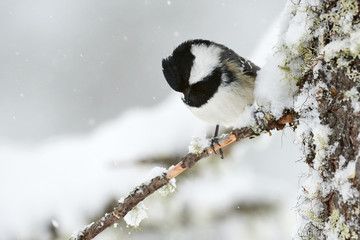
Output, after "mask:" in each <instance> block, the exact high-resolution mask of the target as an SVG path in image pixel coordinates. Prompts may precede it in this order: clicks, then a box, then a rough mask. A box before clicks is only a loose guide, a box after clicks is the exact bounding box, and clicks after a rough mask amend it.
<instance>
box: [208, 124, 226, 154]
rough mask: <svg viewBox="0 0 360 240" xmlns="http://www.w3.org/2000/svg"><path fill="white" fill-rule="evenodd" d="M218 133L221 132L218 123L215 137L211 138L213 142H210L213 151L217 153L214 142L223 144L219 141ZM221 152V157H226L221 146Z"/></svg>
mask: <svg viewBox="0 0 360 240" xmlns="http://www.w3.org/2000/svg"><path fill="white" fill-rule="evenodd" d="M218 133H219V124H218V125H216V127H215V133H214V137H213V138H212V139H211V143H210V147H211V149H212V150H213V152H214V153H215V154H217V152H216V151H215V147H214V144H217V145H219V146H221V145H220V143H219V139H218V137H217V136H218ZM219 153H220V157H221V159H224V153H223V151H222V149H221V148H220V149H219Z"/></svg>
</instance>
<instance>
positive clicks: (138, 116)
mask: <svg viewBox="0 0 360 240" xmlns="http://www.w3.org/2000/svg"><path fill="white" fill-rule="evenodd" d="M284 6H285V0H281V1H280V0H278V1H266V0H256V1H255V0H254V1H205V0H203V1H150V0H149V1H146V0H144V1H112V0H109V1H95V0H90V1H89V0H88V1H76V2H74V1H69V0H63V1H44V0H43V1H41V0H35V1H31V2H29V1H20V0H12V1H10V0H8V1H1V2H0V13H1V14H0V18H1V21H0V27H1V30H2V37H1V39H0V43H1V45H0V46H1V47H0V51H1V54H0V66H1V68H0V99H1V101H0V191H1V201H0V203H1V204H0V213H1V214H0V236H1V237H0V239H67V238H68V237H69V236H70V235H71V234H72V233H73V232H74V231H76V230H79V229H80V228H81V227H82V226H83V225H85V224H87V223H89V222H90V221H92V220H94V219H96V218H98V217H99V216H101V215H102V214H103V213H104V211H107V210H109V209H106V208H107V207H111V206H112V205H111V204H112V203H113V202H114V201H116V200H117V199H119V198H120V197H123V196H126V195H127V193H128V192H129V191H130V190H131V189H132V188H133V187H134V186H136V185H137V184H139V183H141V182H142V181H143V180H144V179H145V178H146V175H147V173H148V172H149V171H150V169H152V168H153V167H154V166H164V167H168V166H169V165H171V164H174V162H176V161H177V160H178V158H179V157H180V156H181V155H183V154H185V153H186V152H187V147H188V144H189V142H190V141H191V138H192V136H194V135H195V136H202V135H204V134H212V132H213V126H208V125H206V124H205V123H203V122H201V121H200V120H198V119H196V118H195V117H194V116H192V114H191V113H190V112H189V111H188V110H187V109H186V107H185V106H184V105H183V104H182V103H181V100H180V99H178V98H177V96H176V95H175V94H173V93H172V90H171V89H170V87H169V86H167V84H166V81H165V80H164V78H163V76H162V72H161V59H162V58H163V57H166V56H167V55H168V54H170V53H171V52H172V50H173V49H174V47H176V46H177V45H178V44H179V43H181V42H182V41H184V40H187V39H193V38H204V39H210V40H213V41H216V42H219V43H222V44H224V45H227V46H229V47H230V48H232V49H234V50H235V51H236V52H238V53H239V54H240V55H242V56H244V57H247V58H249V59H251V60H253V61H254V62H255V63H257V64H258V65H259V66H262V65H263V64H264V63H265V61H266V58H267V57H266V56H267V55H268V54H269V53H270V52H271V51H272V46H273V45H274V44H275V42H276V37H277V27H276V26H277V25H276V19H277V18H278V16H279V15H280V12H281V11H282V9H283V8H284ZM298 148H299V145H296V144H294V136H293V134H292V133H291V131H288V130H286V131H283V132H280V133H276V134H274V135H273V136H272V137H269V136H263V137H261V138H259V139H257V140H251V141H246V142H244V143H238V144H235V146H234V147H231V148H230V149H228V150H226V152H225V159H224V160H220V159H219V158H218V157H217V156H215V157H212V158H209V159H206V160H203V161H202V162H200V163H199V164H198V165H197V166H195V167H194V168H193V169H191V170H190V171H189V172H188V173H185V174H184V175H185V176H184V177H183V176H181V177H179V178H178V179H177V185H178V189H177V191H176V192H175V193H174V194H173V195H171V196H170V197H168V198H162V197H160V196H158V194H155V195H154V196H151V197H150V198H149V199H147V200H145V205H146V206H147V207H148V208H149V212H148V215H149V219H146V220H144V221H143V222H142V224H141V226H140V229H136V230H135V229H131V228H126V224H124V223H123V221H120V223H119V226H118V227H117V228H114V229H113V230H108V231H106V232H105V233H103V234H101V235H100V236H99V237H98V238H97V239H220V238H224V239H239V238H241V239H274V240H279V239H280V240H281V239H289V238H290V236H291V234H292V229H293V226H294V224H295V212H294V207H295V205H296V196H297V191H298V189H300V187H299V178H300V175H301V173H302V171H301V168H302V167H303V164H302V163H299V162H297V161H298V160H299V159H300V154H299V149H298Z"/></svg>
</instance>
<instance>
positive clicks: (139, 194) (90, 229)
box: [71, 113, 294, 240]
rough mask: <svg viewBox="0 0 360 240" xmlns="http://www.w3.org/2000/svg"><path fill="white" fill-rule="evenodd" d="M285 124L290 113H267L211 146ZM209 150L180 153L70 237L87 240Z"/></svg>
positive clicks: (224, 144) (206, 154)
mask: <svg viewBox="0 0 360 240" xmlns="http://www.w3.org/2000/svg"><path fill="white" fill-rule="evenodd" d="M287 123H294V115H293V113H287V114H284V116H283V117H282V118H280V119H277V120H274V119H272V118H270V117H269V116H267V117H266V119H265V120H264V121H263V124H262V125H261V126H257V128H256V129H255V128H254V127H243V128H240V129H235V130H233V132H232V133H231V134H230V135H229V136H228V137H227V138H226V139H224V140H223V141H221V142H220V145H215V146H214V148H215V151H216V150H218V149H220V148H223V147H225V146H227V145H229V144H231V143H233V142H235V141H239V140H241V139H246V138H251V137H254V136H257V135H260V133H262V132H268V131H270V130H274V129H277V130H280V129H283V128H284V127H285V125H286V124H287ZM212 152H213V150H212V149H211V148H210V147H208V148H205V149H204V150H203V151H202V152H201V153H200V154H195V153H188V154H187V155H186V156H184V157H183V158H182V159H181V161H180V162H179V163H178V164H177V165H175V166H173V167H170V168H169V169H168V171H167V172H166V173H164V175H163V176H157V177H155V178H153V179H151V181H150V182H149V183H148V184H142V185H140V186H138V187H136V188H135V189H134V190H133V191H132V192H131V193H130V194H129V195H128V196H127V197H126V198H125V199H124V200H123V201H122V202H119V203H118V204H117V205H116V206H115V207H114V210H113V211H112V212H111V213H106V214H105V215H104V216H103V217H102V218H101V219H99V220H97V221H96V222H92V223H91V224H89V225H87V226H85V227H84V228H83V229H82V230H81V231H80V232H79V233H77V235H76V236H73V237H71V239H73V240H90V239H93V238H94V237H95V236H97V235H98V234H99V233H101V232H102V231H104V230H105V229H106V228H108V227H109V226H111V225H113V224H114V223H116V222H117V221H118V220H119V219H120V218H123V217H124V216H125V215H126V214H127V213H128V212H129V211H131V210H132V209H133V208H134V207H135V206H136V205H137V204H138V203H139V202H141V201H142V200H144V199H145V198H146V197H148V196H149V195H150V194H152V193H153V192H155V191H156V190H158V189H159V188H161V187H163V186H164V185H166V184H167V183H168V182H169V180H170V179H172V178H174V177H176V176H178V175H179V174H181V173H182V172H183V171H185V170H186V169H188V168H191V167H192V166H193V165H194V164H195V163H196V162H198V161H199V160H201V159H203V158H205V157H207V156H209V154H211V153H212Z"/></svg>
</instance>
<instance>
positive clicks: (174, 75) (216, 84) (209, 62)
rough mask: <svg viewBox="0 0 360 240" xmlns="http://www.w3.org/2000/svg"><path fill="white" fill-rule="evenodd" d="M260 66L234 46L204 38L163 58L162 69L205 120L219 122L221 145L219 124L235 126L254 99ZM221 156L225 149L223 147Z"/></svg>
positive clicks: (214, 139)
mask: <svg viewBox="0 0 360 240" xmlns="http://www.w3.org/2000/svg"><path fill="white" fill-rule="evenodd" d="M259 70H260V67H258V66H257V65H255V64H254V63H252V62H251V61H249V60H247V59H245V58H243V57H241V56H239V55H238V54H237V53H235V52H234V51H233V50H231V49H230V48H228V47H226V46H224V45H222V44H219V43H215V42H213V41H209V40H204V39H194V40H188V41H185V42H183V43H181V44H180V45H179V46H177V47H176V48H175V49H174V51H173V52H172V54H171V55H170V56H168V57H166V58H163V59H162V72H163V74H164V77H165V79H166V81H167V83H168V84H169V85H170V87H171V88H172V89H173V90H174V91H176V92H179V93H181V95H182V101H183V102H184V103H185V104H186V105H187V107H188V108H189V109H190V111H191V112H192V113H193V114H194V115H195V116H197V117H198V118H200V119H201V120H203V121H205V122H207V123H209V124H213V125H215V133H214V137H213V138H212V141H211V148H212V149H213V151H214V153H216V151H215V149H214V144H217V145H219V146H220V144H219V141H218V138H217V135H218V131H219V125H223V126H225V127H233V126H234V125H236V123H237V122H238V119H239V117H240V115H241V114H242V113H243V111H244V109H245V107H246V106H248V105H251V104H253V102H254V86H255V80H256V77H257V72H258V71H259ZM219 152H220V156H221V158H223V152H222V150H221V148H220V151H219Z"/></svg>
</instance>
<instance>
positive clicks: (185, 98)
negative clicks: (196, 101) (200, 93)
mask: <svg viewBox="0 0 360 240" xmlns="http://www.w3.org/2000/svg"><path fill="white" fill-rule="evenodd" d="M189 98H190V88H189V87H188V88H186V89H185V91H184V98H183V101H184V103H188V102H189Z"/></svg>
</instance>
